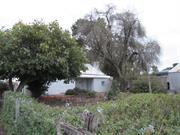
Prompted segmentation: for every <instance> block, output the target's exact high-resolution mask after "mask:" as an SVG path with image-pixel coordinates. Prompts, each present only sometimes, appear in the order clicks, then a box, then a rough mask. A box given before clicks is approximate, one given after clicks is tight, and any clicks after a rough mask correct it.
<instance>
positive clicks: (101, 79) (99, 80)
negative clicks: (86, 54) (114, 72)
mask: <svg viewBox="0 0 180 135" xmlns="http://www.w3.org/2000/svg"><path fill="white" fill-rule="evenodd" d="M86 67H87V68H88V70H86V71H85V72H81V75H80V76H79V77H77V78H76V87H77V88H79V89H85V90H93V91H96V92H106V91H108V90H109V89H110V87H111V83H112V78H111V77H110V76H108V75H106V74H104V73H103V72H102V71H101V70H100V69H99V67H98V66H97V64H94V65H93V66H92V65H90V64H86Z"/></svg>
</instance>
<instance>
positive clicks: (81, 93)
mask: <svg viewBox="0 0 180 135" xmlns="http://www.w3.org/2000/svg"><path fill="white" fill-rule="evenodd" d="M65 95H78V96H86V97H95V95H96V93H95V91H90V90H83V89H79V88H74V89H69V90H67V91H66V93H65Z"/></svg>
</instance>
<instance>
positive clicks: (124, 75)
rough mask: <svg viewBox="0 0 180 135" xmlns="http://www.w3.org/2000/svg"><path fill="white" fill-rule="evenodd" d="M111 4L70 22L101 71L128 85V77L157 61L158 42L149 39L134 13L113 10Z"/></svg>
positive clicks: (78, 39)
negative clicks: (102, 9) (97, 62)
mask: <svg viewBox="0 0 180 135" xmlns="http://www.w3.org/2000/svg"><path fill="white" fill-rule="evenodd" d="M114 11H115V10H114V8H113V7H112V6H107V9H106V10H105V11H102V12H100V11H98V10H95V12H92V13H91V14H90V15H87V16H86V17H85V18H83V19H78V20H77V21H76V23H75V24H74V25H73V26H72V31H73V35H74V37H75V38H76V39H77V41H79V42H81V43H83V44H84V49H85V50H86V52H87V56H88V58H89V60H90V61H94V60H95V61H97V60H98V61H100V63H101V65H102V67H103V69H104V71H105V72H106V73H108V74H110V75H112V76H113V77H114V78H115V79H117V80H118V81H119V83H120V87H121V89H126V88H127V87H128V81H129V79H130V78H129V77H133V76H134V74H135V73H140V72H141V71H147V70H148V69H147V67H149V65H152V64H154V63H155V62H156V61H158V58H159V57H158V56H159V53H160V46H159V45H158V43H157V42H156V41H154V40H149V39H148V38H147V36H146V34H145V30H144V27H143V26H142V24H141V22H140V21H139V19H138V18H137V16H136V15H135V14H134V13H132V12H130V11H126V12H122V13H115V12H114Z"/></svg>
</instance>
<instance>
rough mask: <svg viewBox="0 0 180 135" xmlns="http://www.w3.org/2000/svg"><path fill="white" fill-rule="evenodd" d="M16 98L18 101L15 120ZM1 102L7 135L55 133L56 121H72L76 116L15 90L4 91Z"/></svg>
mask: <svg viewBox="0 0 180 135" xmlns="http://www.w3.org/2000/svg"><path fill="white" fill-rule="evenodd" d="M16 99H18V100H19V101H20V111H19V117H18V119H17V120H16V116H15V114H16V112H15V110H16V107H15V103H16ZM3 104H4V105H3V109H2V116H1V117H2V120H3V123H4V127H5V130H6V131H7V135H56V123H57V121H59V120H61V121H65V122H72V121H73V120H74V119H75V120H76V119H77V117H78V116H76V115H74V116H71V114H70V113H68V112H67V110H65V109H64V110H63V109H59V108H51V107H49V106H47V105H44V104H41V103H38V102H37V101H35V100H34V99H32V98H30V97H27V96H24V95H23V94H21V93H17V92H6V93H5V94H4V103H3ZM69 118H70V119H71V120H69ZM76 123H78V122H76ZM79 123H80V122H79ZM79 123H78V124H79ZM79 125H81V123H80V124H79Z"/></svg>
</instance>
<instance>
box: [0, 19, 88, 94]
mask: <svg viewBox="0 0 180 135" xmlns="http://www.w3.org/2000/svg"><path fill="white" fill-rule="evenodd" d="M85 61H86V59H85V56H84V53H83V50H82V48H81V47H79V45H78V44H77V42H76V41H75V39H74V38H72V36H71V35H70V34H69V33H68V32H67V31H63V30H62V28H61V27H60V26H59V24H58V22H57V21H54V22H52V23H49V24H44V23H43V22H40V21H34V22H33V23H31V24H24V23H22V22H19V23H17V24H15V25H14V26H13V27H12V28H11V29H9V30H3V29H1V31H0V76H1V79H9V82H10V86H11V89H13V86H12V78H18V79H19V81H20V84H19V86H18V88H17V91H20V90H21V89H22V88H23V87H24V86H25V85H26V84H30V83H31V82H32V83H33V82H36V81H40V82H49V81H55V80H56V79H59V80H61V79H72V78H74V77H76V76H78V75H79V74H80V71H81V70H83V69H84V62H85Z"/></svg>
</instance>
